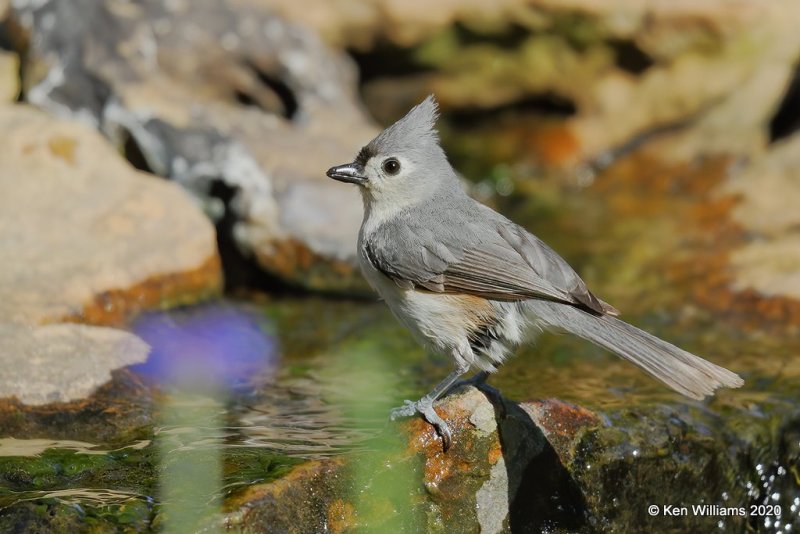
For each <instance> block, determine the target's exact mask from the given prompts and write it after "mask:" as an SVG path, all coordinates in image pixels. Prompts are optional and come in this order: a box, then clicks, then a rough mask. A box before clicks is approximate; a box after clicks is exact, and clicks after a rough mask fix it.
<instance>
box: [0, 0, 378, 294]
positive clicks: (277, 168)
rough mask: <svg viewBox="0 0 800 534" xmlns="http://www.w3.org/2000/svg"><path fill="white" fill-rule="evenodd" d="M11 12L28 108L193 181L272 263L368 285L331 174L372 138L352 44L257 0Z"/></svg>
mask: <svg viewBox="0 0 800 534" xmlns="http://www.w3.org/2000/svg"><path fill="white" fill-rule="evenodd" d="M14 17H15V18H16V19H17V20H18V22H19V26H20V27H22V28H25V29H26V30H27V31H28V32H29V33H30V43H31V45H30V49H29V50H28V53H27V54H26V68H25V73H26V76H25V79H24V85H25V88H26V94H27V97H28V100H29V101H30V102H31V103H33V104H35V105H37V106H39V107H41V108H43V109H45V110H47V111H49V112H51V113H54V114H56V115H59V116H69V117H74V118H77V119H79V120H83V121H84V122H86V123H88V124H91V125H92V126H94V127H96V128H99V129H101V130H102V131H103V132H105V133H106V134H107V135H108V136H109V137H110V138H112V139H113V140H115V141H116V142H117V143H118V144H120V145H124V146H125V147H126V154H127V155H128V157H129V158H130V159H131V160H132V161H133V162H134V164H136V165H137V166H139V167H140V168H145V169H148V170H151V171H153V172H156V173H158V174H161V175H164V176H168V177H170V178H173V179H174V180H176V181H178V182H179V183H181V184H182V185H184V186H185V187H187V188H188V189H189V190H190V191H192V192H193V193H194V194H195V195H197V196H198V197H199V198H200V199H202V201H203V204H204V206H205V207H206V211H207V213H209V214H210V215H211V216H212V217H213V218H214V219H215V221H216V222H217V223H218V226H219V230H220V232H221V234H222V238H223V239H227V240H232V241H233V243H234V244H235V245H236V247H238V249H239V250H240V251H241V252H242V253H243V254H245V255H247V256H251V257H253V258H255V259H256V260H257V262H258V264H259V265H260V266H261V267H262V268H263V269H265V270H267V271H268V272H270V273H272V274H274V275H277V276H280V277H284V278H288V279H289V281H290V282H292V283H295V284H299V285H305V286H307V287H313V288H320V289H339V290H345V289H348V288H349V289H352V288H353V287H362V288H363V287H364V284H363V281H361V278H360V276H359V275H358V273H357V272H356V270H355V268H354V266H355V241H356V239H355V238H356V234H357V229H358V225H359V223H360V218H361V205H360V200H359V199H358V197H357V193H356V191H355V190H353V189H352V188H347V187H342V186H341V184H334V183H331V181H330V180H329V179H328V178H327V177H326V176H325V174H324V172H325V170H326V169H327V168H328V167H330V166H331V165H333V164H336V163H338V162H342V161H349V160H350V159H352V157H353V154H354V153H355V151H357V149H358V148H359V147H360V146H361V145H362V144H363V143H364V142H365V141H367V140H369V139H370V138H371V137H372V135H373V134H374V133H375V130H374V128H373V127H372V126H371V125H370V123H369V122H368V120H367V119H366V116H365V114H364V113H363V111H362V110H361V108H360V106H359V104H358V102H357V98H356V83H355V82H356V72H355V69H354V68H353V65H352V64H351V63H350V62H349V60H348V59H347V58H346V57H345V56H344V55H343V54H341V53H336V52H333V51H331V50H329V49H328V48H326V47H325V46H324V45H323V44H322V43H321V42H320V41H319V40H318V39H317V38H316V37H315V36H313V35H312V34H311V33H309V32H308V31H307V30H304V29H301V28H298V27H296V26H294V25H292V24H289V23H287V22H286V21H285V20H284V19H282V18H280V17H277V16H276V15H274V14H273V13H272V12H271V11H269V10H267V9H265V8H263V6H260V5H259V2H237V3H220V2H216V1H213V0H203V1H198V2H170V3H166V4H165V3H164V2H160V1H155V0H148V1H145V2H138V3H136V4H131V3H128V2H102V1H99V0H80V1H73V2H63V1H55V0H53V1H46V2H17V3H15V4H14ZM234 282H235V281H234Z"/></svg>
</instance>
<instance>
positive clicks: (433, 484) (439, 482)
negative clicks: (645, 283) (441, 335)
mask: <svg viewBox="0 0 800 534" xmlns="http://www.w3.org/2000/svg"><path fill="white" fill-rule="evenodd" d="M719 402H723V403H724V401H719ZM770 408H771V409H772V412H771V413H772V414H773V415H772V418H773V419H772V420H771V421H769V422H766V421H764V423H763V424H758V425H755V426H753V425H752V414H750V413H748V411H749V408H738V407H735V406H732V405H728V404H724V405H723V406H722V407H718V410H719V412H718V413H712V412H711V411H710V410H708V409H707V408H706V407H704V406H702V405H696V406H692V405H673V406H665V405H664V406H637V407H632V408H630V409H623V410H616V411H613V412H610V413H607V414H596V413H593V412H591V411H588V410H586V409H583V408H580V407H577V406H573V405H570V404H567V403H564V402H561V401H556V400H547V401H538V402H533V403H524V404H520V405H517V404H514V403H510V402H507V401H500V400H497V399H495V401H494V404H493V403H492V402H490V401H489V400H487V398H486V397H485V396H484V394H482V393H480V392H478V391H476V390H474V389H469V390H466V391H463V392H461V393H458V394H455V395H452V396H450V397H447V398H446V399H445V400H443V401H441V402H439V403H438V404H437V411H438V412H439V413H440V414H441V415H442V416H443V417H444V418H445V419H446V420H447V421H448V422H449V424H450V425H451V428H452V429H453V431H454V444H453V447H452V449H451V450H449V451H448V452H447V453H444V452H442V449H441V441H440V440H439V438H438V437H437V436H436V435H435V433H434V431H433V430H432V429H431V427H430V426H429V425H427V424H425V423H424V422H423V421H421V420H420V419H418V418H415V419H411V420H409V421H408V422H406V423H403V424H402V425H401V428H402V429H403V431H404V433H405V434H406V435H407V436H408V445H407V447H406V448H405V449H403V450H395V451H390V452H384V453H382V454H378V455H377V456H378V458H373V457H371V453H369V452H362V453H354V454H350V455H348V456H346V457H344V459H339V460H323V461H314V462H309V463H307V464H305V465H303V466H302V467H300V468H297V469H296V470H294V471H293V472H292V473H291V474H290V475H289V476H288V477H286V478H284V479H282V480H280V481H278V482H275V483H271V484H266V485H261V486H253V487H251V488H249V489H248V490H247V491H246V492H244V493H242V494H240V495H239V496H237V497H236V498H234V499H231V500H229V501H228V503H227V508H228V515H227V516H226V524H227V526H229V527H236V528H239V529H241V530H243V531H247V532H260V531H263V529H264V528H265V527H264V526H265V525H270V526H271V527H272V528H279V529H283V531H286V532H307V531H315V530H319V529H321V528H323V526H324V525H328V526H329V528H333V529H334V531H336V532H345V531H349V530H352V529H359V528H387V529H390V530H392V531H397V532H420V531H424V532H475V531H478V530H479V531H481V532H509V531H512V532H540V531H545V530H546V531H551V532H565V531H566V532H575V531H587V532H588V531H594V530H598V529H599V530H609V531H615V530H625V526H626V525H627V526H629V525H637V526H638V527H641V528H655V529H663V528H667V529H670V528H684V527H689V528H693V529H701V530H707V529H714V528H718V525H719V524H720V522H722V524H723V526H724V527H725V528H731V529H744V528H745V526H746V525H747V524H752V520H751V519H748V518H747V517H742V516H733V517H730V516H725V517H721V516H719V515H718V514H706V515H703V514H691V515H690V516H689V517H685V516H684V517H679V518H675V519H673V518H671V517H664V514H663V513H659V514H656V515H651V514H649V512H648V506H649V505H657V506H658V507H659V510H663V506H664V505H669V504H679V505H681V506H683V505H685V506H691V505H692V504H711V505H717V506H721V507H726V506H727V507H736V508H737V509H738V508H739V507H749V506H750V505H751V504H754V503H756V504H757V503H761V502H762V501H763V499H764V498H767V497H769V496H770V495H773V494H775V495H778V498H777V499H776V500H775V502H781V503H783V504H784V507H785V510H786V511H787V512H788V511H789V509H790V506H791V503H792V502H793V501H792V499H795V498H797V497H798V496H800V493H798V492H800V488H796V487H793V486H792V477H791V475H789V474H788V471H787V469H788V468H789V467H790V466H791V465H793V462H796V458H794V456H792V455H793V454H796V451H795V452H791V453H789V454H788V455H787V454H786V453H785V452H781V451H782V447H783V446H781V445H780V443H782V442H784V441H785V439H791V438H787V437H786V436H789V434H786V432H787V431H788V432H791V430H790V429H791V428H793V426H792V425H793V423H792V421H794V420H796V418H797V416H798V415H799V414H798V413H797V408H796V407H795V406H793V405H792V403H791V402H788V400H786V401H783V402H782V401H775V402H774V404H772V405H771V407H770ZM746 421H749V423H747V422H746ZM741 424H744V425H750V429H749V430H748V431H747V432H742V426H740V425H741ZM372 449H373V450H375V448H374V447H373V448H372ZM372 456H375V454H372ZM765 466H771V467H769V468H767V467H765ZM359 469H361V470H362V472H363V471H364V470H366V472H367V473H368V475H367V476H366V478H359V477H358V476H356V475H354V473H356V472H357V471H358V470H359ZM403 476H410V477H411V480H413V481H414V483H413V485H412V489H411V490H410V493H406V494H404V498H405V499H407V500H406V501H405V502H402V501H400V500H392V498H391V497H387V495H386V493H381V492H380V491H379V490H378V488H386V487H391V486H392V485H393V484H397V480H398V479H401V478H402V477H403ZM770 477H772V478H770ZM388 493H389V494H390V495H391V490H390V491H389V492H388ZM748 509H749V508H748ZM379 511H382V513H379ZM773 519H774V517H773ZM782 522H783V524H792V525H795V524H800V515H797V514H793V513H786V514H785V515H784V517H783V518H782ZM332 525H335V527H332Z"/></svg>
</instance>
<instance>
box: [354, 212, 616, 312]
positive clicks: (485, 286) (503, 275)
mask: <svg viewBox="0 0 800 534" xmlns="http://www.w3.org/2000/svg"><path fill="white" fill-rule="evenodd" d="M493 215H494V214H493ZM363 246H364V251H365V253H366V256H367V258H369V260H370V262H371V263H372V264H373V265H374V266H375V268H377V269H378V270H380V271H381V272H383V273H384V274H385V275H386V276H388V277H389V278H391V279H393V280H394V281H395V282H396V283H398V284H399V285H400V286H401V287H406V288H411V287H415V288H421V289H425V290H428V291H434V292H440V293H459V294H471V295H477V296H481V297H484V298H489V299H495V300H526V299H531V298H538V299H546V300H554V301H559V302H564V303H568V304H574V305H576V306H579V307H581V308H585V309H588V310H591V311H594V312H597V313H601V314H606V313H611V314H614V313H616V310H615V309H614V308H613V307H611V306H610V305H608V304H606V303H604V302H602V301H600V300H599V299H598V298H597V297H595V296H594V295H593V294H592V293H591V292H590V291H589V289H588V288H587V287H586V284H585V283H584V282H583V280H581V279H580V277H579V276H578V275H577V273H575V271H574V270H573V269H572V268H571V267H570V266H569V264H567V262H566V261H564V260H563V259H562V258H561V257H560V256H559V255H558V254H557V253H556V252H555V251H553V250H552V249H551V248H550V247H548V246H547V245H546V244H545V243H544V242H542V241H541V240H540V239H538V238H537V237H535V236H533V235H531V234H530V233H528V232H527V231H525V229H523V228H522V227H520V226H518V225H516V224H514V223H512V222H511V221H508V220H507V219H505V218H502V217H500V216H499V215H496V216H492V217H490V218H486V217H479V218H477V220H475V221H469V220H462V221H459V224H439V225H437V224H431V225H425V226H423V225H422V224H419V223H415V222H404V221H399V220H396V221H393V222H390V223H387V224H384V225H382V226H381V227H380V228H378V230H377V231H375V232H374V233H373V234H372V235H370V236H369V238H368V239H366V240H365V242H364V245H363Z"/></svg>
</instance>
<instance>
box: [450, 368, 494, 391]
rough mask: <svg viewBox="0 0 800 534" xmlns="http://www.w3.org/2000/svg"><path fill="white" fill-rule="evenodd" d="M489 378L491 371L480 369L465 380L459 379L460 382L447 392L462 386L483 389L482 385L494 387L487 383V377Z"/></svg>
mask: <svg viewBox="0 0 800 534" xmlns="http://www.w3.org/2000/svg"><path fill="white" fill-rule="evenodd" d="M488 378H489V371H478V372H477V373H475V374H474V375H472V376H471V377H469V378H466V379H464V380H459V381H458V382H456V383H455V384H453V385H452V386H450V389H449V390H448V391H447V392H448V393H450V392H451V391H453V390H456V389H458V388H460V387H462V386H472V387H474V388H476V389H481V388H482V387H487V388H491V389H494V388H492V386H490V385H488V384H487V383H486V379H488Z"/></svg>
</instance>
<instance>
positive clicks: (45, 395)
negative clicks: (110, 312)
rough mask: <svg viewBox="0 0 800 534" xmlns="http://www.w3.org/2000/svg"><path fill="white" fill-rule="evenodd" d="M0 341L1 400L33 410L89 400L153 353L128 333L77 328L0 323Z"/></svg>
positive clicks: (90, 327) (85, 327)
mask: <svg viewBox="0 0 800 534" xmlns="http://www.w3.org/2000/svg"><path fill="white" fill-rule="evenodd" d="M0 339H2V340H3V344H2V346H0V361H2V362H3V364H2V365H3V372H2V373H1V374H0V398H6V397H16V398H17V400H19V401H20V402H22V403H24V404H32V405H36V404H49V403H53V402H69V401H73V400H77V399H82V398H85V397H88V396H89V395H91V394H92V393H93V392H94V391H95V390H96V389H97V388H98V387H99V386H101V385H102V384H105V383H106V382H108V381H109V380H111V371H113V370H115V369H118V368H120V367H124V366H126V365H132V364H136V363H142V362H144V361H145V360H146V359H147V353H148V351H149V348H148V347H147V344H146V343H145V342H144V341H142V340H141V339H139V338H138V337H136V336H135V335H133V334H130V333H128V332H123V331H121V330H116V329H113V328H105V327H100V326H87V325H79V324H52V325H44V326H33V327H27V326H21V325H17V324H10V323H0Z"/></svg>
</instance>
